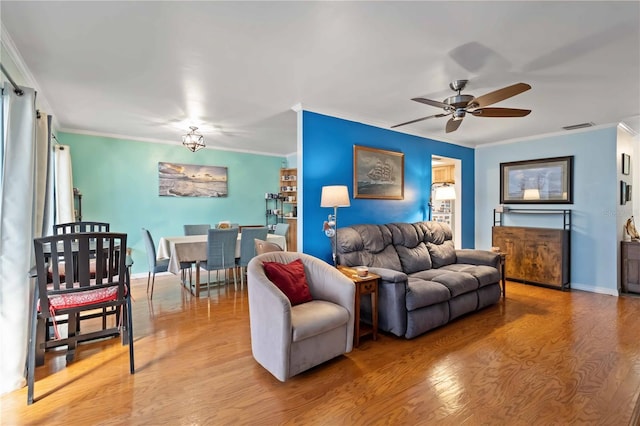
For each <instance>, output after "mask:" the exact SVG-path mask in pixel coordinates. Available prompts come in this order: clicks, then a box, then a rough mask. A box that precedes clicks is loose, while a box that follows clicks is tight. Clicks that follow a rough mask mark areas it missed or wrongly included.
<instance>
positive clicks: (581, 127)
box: [563, 121, 596, 130]
mask: <svg viewBox="0 0 640 426" xmlns="http://www.w3.org/2000/svg"><path fill="white" fill-rule="evenodd" d="M595 125H596V124H595V123H594V122H593V121H590V122H588V123H580V124H574V125H572V126H564V127H563V129H564V130H575V129H583V128H585V127H591V126H595Z"/></svg>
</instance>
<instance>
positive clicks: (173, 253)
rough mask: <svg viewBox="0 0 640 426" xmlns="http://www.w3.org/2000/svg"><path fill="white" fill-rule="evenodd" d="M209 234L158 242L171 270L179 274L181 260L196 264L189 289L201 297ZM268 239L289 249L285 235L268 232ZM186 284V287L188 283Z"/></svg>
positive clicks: (240, 236)
mask: <svg viewBox="0 0 640 426" xmlns="http://www.w3.org/2000/svg"><path fill="white" fill-rule="evenodd" d="M207 240H208V236H207V235H180V236H175V237H171V236H169V237H161V238H160V241H159V243H158V252H157V254H156V257H157V258H158V259H167V258H168V259H169V272H171V273H172V274H176V275H177V274H179V273H180V272H181V269H180V263H181V262H194V263H195V264H196V282H195V286H191V285H189V291H190V292H191V294H193V295H194V296H196V297H200V262H204V261H206V260H207ZM241 241H242V233H238V239H237V240H236V258H239V257H240V244H241ZM267 241H269V242H272V243H276V244H278V245H279V246H280V247H281V248H282V250H284V251H286V250H287V239H286V238H285V237H284V235H276V234H268V235H267ZM183 284H185V287H186V283H183Z"/></svg>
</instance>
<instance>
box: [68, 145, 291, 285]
mask: <svg viewBox="0 0 640 426" xmlns="http://www.w3.org/2000/svg"><path fill="white" fill-rule="evenodd" d="M58 139H59V140H60V143H62V144H64V145H69V147H70V148H71V161H72V165H73V185H74V186H75V187H77V188H79V190H80V192H81V193H82V194H83V197H82V219H83V220H89V221H104V222H109V223H110V224H111V230H113V231H118V232H126V233H127V234H128V245H129V247H131V248H132V249H133V252H132V256H133V261H134V265H133V273H142V272H146V271H147V270H148V268H147V258H146V252H145V247H144V242H143V241H142V235H141V228H143V227H144V228H147V229H149V231H150V232H151V235H152V236H153V238H154V240H155V243H156V247H157V245H158V241H159V240H160V237H162V236H171V235H183V234H184V231H183V225H184V224H187V223H193V224H198V223H209V224H211V225H214V224H216V223H218V222H219V221H221V220H230V221H231V222H237V223H240V224H241V225H263V224H264V223H265V200H264V194H265V192H278V191H279V181H280V167H281V165H282V162H283V160H285V158H284V157H278V156H265V155H258V154H248V153H239V152H232V151H221V150H215V149H209V148H207V149H203V150H200V151H198V152H196V153H192V152H190V151H188V150H187V149H185V148H184V147H183V146H182V145H172V144H159V143H149V142H139V141H132V140H125V139H115V138H107V137H99V136H90V135H82V134H75V133H60V134H58ZM161 161H162V162H165V161H166V162H172V163H181V164H198V165H210V166H222V167H227V168H228V171H227V172H228V174H227V176H228V183H229V195H228V196H227V197H220V198H199V197H160V196H159V195H158V162H161Z"/></svg>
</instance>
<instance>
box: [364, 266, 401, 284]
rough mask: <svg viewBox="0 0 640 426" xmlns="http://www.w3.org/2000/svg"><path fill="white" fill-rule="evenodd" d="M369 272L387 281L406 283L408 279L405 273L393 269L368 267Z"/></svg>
mask: <svg viewBox="0 0 640 426" xmlns="http://www.w3.org/2000/svg"><path fill="white" fill-rule="evenodd" d="M369 272H371V273H372V274H376V275H380V280H381V281H384V282H388V283H406V282H407V279H408V277H407V274H405V273H404V272H400V271H394V270H393V269H387V268H374V267H370V268H369Z"/></svg>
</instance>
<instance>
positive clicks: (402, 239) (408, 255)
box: [387, 223, 431, 274]
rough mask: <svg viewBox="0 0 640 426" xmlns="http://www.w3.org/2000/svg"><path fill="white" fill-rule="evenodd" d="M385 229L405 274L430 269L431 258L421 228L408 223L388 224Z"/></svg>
mask: <svg viewBox="0 0 640 426" xmlns="http://www.w3.org/2000/svg"><path fill="white" fill-rule="evenodd" d="M387 227H388V228H389V230H390V231H391V236H392V241H393V245H394V246H395V248H396V252H397V253H398V257H399V258H400V263H401V264H402V270H403V271H404V273H405V274H412V273H414V272H417V271H423V270H425V269H431V257H430V256H429V250H427V246H426V245H425V243H424V241H423V239H424V232H423V231H422V229H421V228H418V227H415V226H413V225H412V224H410V223H390V224H388V225H387Z"/></svg>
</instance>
